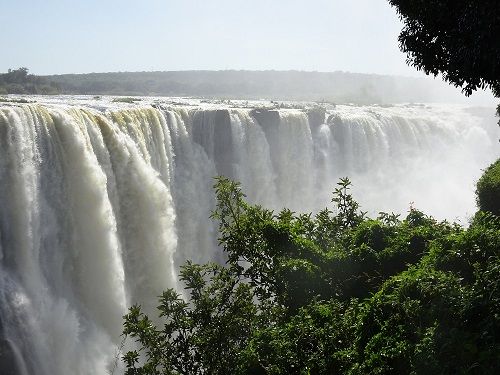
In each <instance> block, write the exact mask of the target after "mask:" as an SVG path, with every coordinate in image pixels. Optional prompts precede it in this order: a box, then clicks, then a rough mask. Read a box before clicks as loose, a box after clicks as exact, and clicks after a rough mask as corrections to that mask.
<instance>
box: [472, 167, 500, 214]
mask: <svg viewBox="0 0 500 375" xmlns="http://www.w3.org/2000/svg"><path fill="white" fill-rule="evenodd" d="M476 201H477V205H478V206H479V209H480V210H482V211H489V212H491V213H493V214H495V215H497V216H500V159H498V160H497V161H496V162H494V163H493V164H491V165H490V166H489V167H488V168H487V169H486V170H485V171H484V173H483V175H482V176H481V178H480V179H479V181H478V182H477V189H476Z"/></svg>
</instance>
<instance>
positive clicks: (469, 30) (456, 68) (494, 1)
mask: <svg viewBox="0 0 500 375" xmlns="http://www.w3.org/2000/svg"><path fill="white" fill-rule="evenodd" d="M389 3H390V4H391V5H392V6H394V7H395V8H396V9H397V12H398V13H399V15H400V17H401V20H402V21H403V22H404V28H403V30H402V31H401V34H400V35H399V43H400V48H401V50H402V51H403V52H405V53H406V54H407V56H408V60H407V61H408V63H409V64H410V65H412V66H414V67H416V68H417V69H418V70H423V71H424V72H425V73H426V74H432V75H434V76H436V75H438V74H440V73H441V74H443V78H444V79H445V80H446V81H448V82H450V83H452V84H453V85H455V86H457V87H461V88H462V91H463V92H464V93H465V95H467V96H468V95H470V94H472V92H473V91H475V90H477V89H478V88H488V87H489V88H491V89H492V90H493V93H494V95H495V96H497V97H500V1H498V0H389Z"/></svg>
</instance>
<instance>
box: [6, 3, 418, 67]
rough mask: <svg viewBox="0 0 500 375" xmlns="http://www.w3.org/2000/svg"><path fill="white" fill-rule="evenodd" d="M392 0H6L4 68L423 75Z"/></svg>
mask: <svg viewBox="0 0 500 375" xmlns="http://www.w3.org/2000/svg"><path fill="white" fill-rule="evenodd" d="M401 28H402V25H401V22H400V21H399V19H398V16H397V14H396V11H395V9H394V8H391V7H390V6H389V4H388V2H387V0H79V1H77V0H0V43H1V45H2V56H1V57H0V72H5V71H7V69H9V68H13V69H14V68H18V67H21V66H25V67H28V68H29V70H30V72H31V73H35V74H62V73H89V72H111V71H150V70H223V69H238V70H239V69H248V70H268V69H274V70H292V69H293V70H306V71H338V70H341V71H349V72H357V73H378V74H391V75H404V76H417V77H418V76H422V73H419V72H417V71H416V70H415V69H414V68H411V67H408V66H407V65H406V63H405V55H404V54H403V53H401V52H400V51H399V49H398V41H397V36H398V34H399V32H400V30H401Z"/></svg>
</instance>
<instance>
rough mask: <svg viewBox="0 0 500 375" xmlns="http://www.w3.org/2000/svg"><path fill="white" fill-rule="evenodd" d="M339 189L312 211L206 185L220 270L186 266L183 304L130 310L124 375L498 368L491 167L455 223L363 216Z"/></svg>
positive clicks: (499, 321)
mask: <svg viewBox="0 0 500 375" xmlns="http://www.w3.org/2000/svg"><path fill="white" fill-rule="evenodd" d="M349 187H350V183H349V181H348V180H347V179H343V180H341V181H340V182H339V185H338V187H337V189H336V190H335V191H334V193H333V199H332V201H333V203H334V205H335V207H334V209H333V210H329V209H325V210H323V211H321V212H319V213H318V214H317V215H315V216H313V215H311V214H296V213H294V212H291V211H289V210H286V209H285V210H283V211H281V212H279V213H275V212H272V211H270V210H267V209H265V208H262V207H260V206H254V205H249V204H248V203H246V202H245V200H244V196H243V194H242V192H241V190H240V187H239V185H238V184H235V183H234V182H231V181H229V180H226V179H224V178H220V179H219V180H218V182H217V184H216V186H215V188H216V196H217V202H218V203H217V207H216V210H215V211H214V214H213V217H214V218H215V219H216V220H218V221H219V232H220V237H219V241H220V244H221V247H222V248H223V250H224V252H225V254H226V256H227V263H226V265H224V266H222V265H218V264H205V265H198V264H194V263H191V262H188V263H186V264H185V266H184V267H182V269H181V273H180V281H181V282H182V283H183V284H184V286H185V288H186V292H185V294H186V295H188V296H189V301H188V302H186V301H185V300H184V299H183V298H182V297H181V296H180V295H179V294H178V293H177V292H176V291H175V290H173V289H170V290H167V291H166V292H164V293H163V295H162V296H161V297H160V300H159V307H158V311H157V316H155V317H154V318H150V317H149V316H148V315H147V314H146V313H145V312H144V311H143V310H142V309H141V307H140V306H133V307H132V308H131V309H130V312H129V314H127V315H126V316H125V323H124V334H125V335H126V336H127V337H131V338H132V339H133V340H135V341H137V343H138V346H139V350H132V351H129V352H127V353H126V354H125V355H124V357H123V359H124V362H125V365H126V367H127V371H126V374H127V375H138V374H142V375H145V374H151V375H152V374H158V375H159V374H172V375H173V374H191V375H196V374H199V375H201V374H214V375H215V374H221V375H222V374H239V375H266V374H269V375H270V374H274V375H279V374H297V375H306V374H310V375H311V374H315V375H317V374H324V375H327V374H351V375H353V374H359V375H361V374H422V375H426V374H498V373H499V372H500V357H499V355H498V353H500V336H499V332H500V285H499V280H500V216H499V215H500V210H499V205H498V200H497V199H496V200H491V199H490V198H491V197H492V196H494V197H496V198H498V194H499V193H500V160H499V161H497V162H496V163H495V164H494V165H492V166H491V167H490V168H489V169H488V170H487V172H486V174H485V175H484V176H483V177H482V179H481V181H480V183H479V184H478V203H479V205H480V208H481V211H479V212H478V213H477V214H476V215H475V217H474V218H473V219H472V221H471V223H470V226H469V227H468V228H466V229H465V228H463V227H461V226H459V225H457V224H452V223H448V222H446V221H445V222H438V221H436V220H434V219H433V218H432V217H429V216H426V215H425V214H423V213H422V212H420V211H418V210H416V209H415V208H410V210H409V212H408V214H407V215H406V217H404V218H400V217H399V216H398V215H394V214H389V213H380V215H379V216H378V218H375V219H371V218H368V217H366V215H365V214H364V213H363V212H361V211H360V210H359V207H358V204H357V203H356V201H355V200H354V199H353V197H352V196H351V195H350V193H349ZM152 297H153V296H152Z"/></svg>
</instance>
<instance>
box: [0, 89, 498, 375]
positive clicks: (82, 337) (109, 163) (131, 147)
mask: <svg viewBox="0 0 500 375" xmlns="http://www.w3.org/2000/svg"><path fill="white" fill-rule="evenodd" d="M35 100H36V101H37V103H32V104H15V103H10V104H5V103H4V104H2V105H0V210H1V211H0V323H1V324H0V328H1V329H0V331H1V336H2V340H3V341H2V342H3V346H4V347H10V351H11V357H12V361H14V362H16V363H17V368H18V370H17V371H18V372H19V373H20V374H40V375H67V374H106V373H107V371H109V369H110V368H111V367H112V366H113V362H114V356H115V353H116V347H117V345H118V344H119V342H120V337H119V335H120V332H121V328H122V327H121V324H122V319H121V317H122V315H123V314H124V313H125V312H126V307H127V306H129V305H130V304H132V303H140V304H142V305H143V306H144V307H145V309H146V311H153V309H154V306H155V305H156V301H155V297H156V296H158V295H159V294H160V292H161V291H162V290H164V289H165V288H168V287H178V285H177V283H176V273H177V270H178V266H179V265H180V264H182V263H183V262H184V261H185V260H186V259H192V260H193V261H195V262H205V261H208V260H221V255H220V252H219V251H217V249H216V243H217V233H216V228H215V226H214V224H213V223H212V222H211V221H210V220H209V215H210V212H211V210H212V208H213V206H214V196H213V191H212V185H213V182H214V181H213V177H214V176H216V175H220V174H223V175H226V176H229V177H231V178H234V179H236V180H238V181H240V182H241V183H242V186H243V190H244V192H245V193H246V194H247V196H248V199H249V200H250V201H251V202H255V203H260V204H263V205H265V206H268V207H271V208H274V209H279V208H281V207H284V206H286V207H290V208H291V209H293V210H295V211H317V210H318V209H320V208H323V207H325V206H326V205H329V202H330V199H331V191H332V190H333V188H334V186H335V183H336V182H337V181H338V178H339V177H343V176H349V177H350V178H351V180H352V181H353V183H354V188H353V191H354V194H355V196H356V197H357V198H358V200H359V201H360V202H361V205H362V208H363V209H364V210H367V211H368V212H369V213H370V214H372V215H376V214H377V213H378V211H394V212H399V213H404V212H406V211H407V210H408V208H409V206H410V205H413V206H414V207H417V208H419V209H421V210H423V211H424V212H426V213H429V214H432V215H435V216H436V217H438V218H440V219H445V218H446V219H449V220H460V221H461V222H462V224H464V225H466V224H467V218H468V217H469V216H470V215H472V214H473V212H474V211H475V202H474V183H475V181H476V180H477V178H478V177H479V176H480V174H481V169H484V168H485V167H486V166H487V165H488V164H489V163H490V162H492V161H493V160H494V159H496V158H497V157H498V156H499V148H498V138H499V137H500V134H499V130H498V126H497V125H496V121H497V119H496V118H495V117H494V109H493V108H467V107H463V106H451V105H449V106H445V105H398V106H386V107H380V106H364V107H359V106H332V105H330V106H327V107H324V108H326V112H324V111H322V110H318V108H316V107H315V106H314V105H312V104H307V103H305V104H294V103H285V105H284V106H282V108H276V107H275V105H274V104H273V103H269V102H250V103H249V102H241V101H232V102H208V103H207V102H201V101H198V100H192V99H158V98H157V99H146V98H143V99H142V100H141V101H138V102H136V103H135V104H126V103H113V102H112V101H111V99H110V98H105V97H104V98H97V99H92V98H86V97H53V98H44V99H41V98H35ZM0 370H1V369H0ZM0 372H1V371H0Z"/></svg>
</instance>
